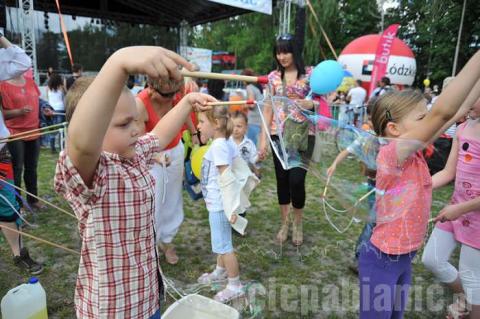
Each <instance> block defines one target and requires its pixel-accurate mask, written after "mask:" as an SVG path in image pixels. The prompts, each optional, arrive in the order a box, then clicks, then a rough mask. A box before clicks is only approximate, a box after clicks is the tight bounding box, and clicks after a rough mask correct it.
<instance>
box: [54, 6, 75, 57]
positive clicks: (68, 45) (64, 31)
mask: <svg viewBox="0 0 480 319" xmlns="http://www.w3.org/2000/svg"><path fill="white" fill-rule="evenodd" d="M55 3H56V4H57V10H58V17H59V19H60V28H61V29H62V33H63V39H64V40H65V46H66V47H67V53H68V57H69V58H70V65H73V56H72V50H71V49H70V41H69V40H68V34H67V28H66V27H65V23H64V21H63V16H62V12H61V11H60V1H59V0H55Z"/></svg>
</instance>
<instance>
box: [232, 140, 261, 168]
mask: <svg viewBox="0 0 480 319" xmlns="http://www.w3.org/2000/svg"><path fill="white" fill-rule="evenodd" d="M230 140H231V141H232V142H233V143H234V144H235V146H236V147H237V150H238V153H239V155H240V156H241V157H242V158H243V160H244V161H245V162H247V163H249V164H253V165H255V163H256V162H257V159H258V154H257V147H256V146H255V144H254V143H253V141H252V140H251V139H249V138H248V137H247V136H244V137H243V141H241V142H240V144H237V143H235V141H234V140H233V137H230Z"/></svg>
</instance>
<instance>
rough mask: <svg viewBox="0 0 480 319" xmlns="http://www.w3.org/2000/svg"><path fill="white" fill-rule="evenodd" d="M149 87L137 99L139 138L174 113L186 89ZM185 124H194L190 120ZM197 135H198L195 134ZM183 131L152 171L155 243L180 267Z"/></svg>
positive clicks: (172, 84) (155, 83)
mask: <svg viewBox="0 0 480 319" xmlns="http://www.w3.org/2000/svg"><path fill="white" fill-rule="evenodd" d="M147 83H148V87H147V88H146V89H145V90H143V91H142V92H140V93H139V94H138V95H137V96H136V103H137V109H138V113H139V117H138V122H139V125H140V135H143V134H144V133H149V132H151V131H152V130H153V128H154V127H155V126H156V125H157V123H158V122H159V121H160V120H161V119H162V118H163V117H164V116H166V115H167V114H168V113H169V112H171V111H172V110H173V109H174V105H175V103H174V98H175V95H177V94H178V93H180V91H181V90H182V89H183V84H184V82H183V80H182V81H173V80H169V81H165V80H161V79H153V78H150V77H149V78H148V80H147ZM186 122H190V123H191V118H190V116H189V117H188V118H187V119H186V121H185V123H186ZM194 133H196V132H194ZM181 138H182V129H181V128H180V129H179V130H178V131H177V134H176V135H175V137H174V138H173V139H171V141H170V143H169V144H168V145H167V146H166V147H165V149H164V150H163V151H162V153H161V154H159V156H158V157H157V159H158V162H159V163H157V164H154V165H153V166H152V168H151V170H150V173H151V175H152V176H153V177H154V179H155V225H156V227H155V230H156V242H157V244H158V246H159V247H160V249H161V250H162V251H163V253H164V254H165V259H166V261H167V262H168V263H169V264H172V265H174V264H176V263H178V260H179V258H178V256H177V253H176V250H175V246H174V244H173V240H174V238H175V236H176V234H177V233H178V231H179V229H180V226H181V224H182V223H183V218H184V214H183V197H182V178H183V171H184V165H183V161H184V147H183V143H182V141H181Z"/></svg>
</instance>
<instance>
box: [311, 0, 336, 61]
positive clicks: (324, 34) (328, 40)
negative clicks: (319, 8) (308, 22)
mask: <svg viewBox="0 0 480 319" xmlns="http://www.w3.org/2000/svg"><path fill="white" fill-rule="evenodd" d="M307 5H308V8H309V9H310V11H311V12H312V15H313V17H314V18H315V21H317V23H318V26H319V27H320V31H322V34H323V36H324V37H325V40H326V41H327V44H328V46H329V48H330V50H331V51H332V53H333V56H334V57H335V60H338V56H337V53H336V52H335V49H334V48H333V45H332V43H331V42H330V39H329V38H328V35H327V33H326V32H325V30H324V29H323V27H322V25H321V24H320V20H319V19H318V16H317V13H316V12H315V10H314V9H313V6H312V4H311V3H310V0H307Z"/></svg>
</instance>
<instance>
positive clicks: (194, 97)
mask: <svg viewBox="0 0 480 319" xmlns="http://www.w3.org/2000/svg"><path fill="white" fill-rule="evenodd" d="M184 99H187V101H188V103H189V104H190V105H191V106H192V108H193V109H194V110H195V111H196V112H203V111H208V110H210V109H211V108H212V106H211V105H207V103H209V102H217V99H216V98H214V97H213V96H211V95H208V94H203V93H196V92H193V93H189V94H187V95H186V96H185V97H184Z"/></svg>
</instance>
